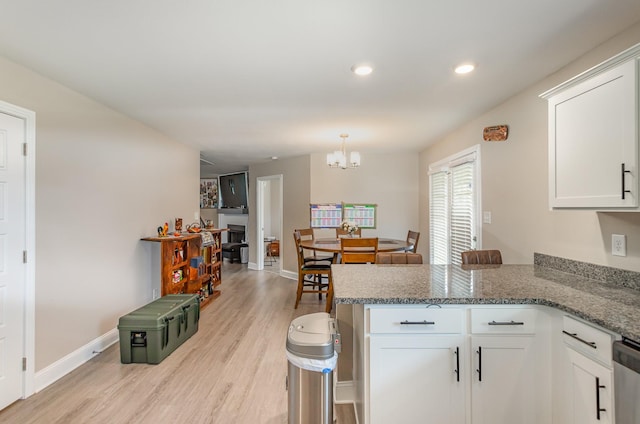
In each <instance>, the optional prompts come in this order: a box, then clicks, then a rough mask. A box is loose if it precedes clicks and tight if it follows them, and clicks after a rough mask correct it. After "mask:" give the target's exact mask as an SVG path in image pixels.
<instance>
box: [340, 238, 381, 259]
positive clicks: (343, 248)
mask: <svg viewBox="0 0 640 424" xmlns="http://www.w3.org/2000/svg"><path fill="white" fill-rule="evenodd" d="M377 254H378V237H369V238H350V237H345V238H341V239H340V255H341V256H342V263H343V264H350V263H359V264H363V263H372V264H374V263H376V255H377Z"/></svg>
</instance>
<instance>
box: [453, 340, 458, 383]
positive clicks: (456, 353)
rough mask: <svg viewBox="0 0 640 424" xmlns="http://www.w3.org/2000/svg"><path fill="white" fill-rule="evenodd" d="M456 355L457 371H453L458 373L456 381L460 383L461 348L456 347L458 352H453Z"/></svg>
mask: <svg viewBox="0 0 640 424" xmlns="http://www.w3.org/2000/svg"><path fill="white" fill-rule="evenodd" d="M453 354H454V355H456V369H455V370H454V371H453V372H455V373H456V381H458V382H459V381H460V347H458V346H456V351H455V352H453Z"/></svg>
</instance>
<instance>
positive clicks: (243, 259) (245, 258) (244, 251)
mask: <svg viewBox="0 0 640 424" xmlns="http://www.w3.org/2000/svg"><path fill="white" fill-rule="evenodd" d="M247 262H249V246H247V245H244V246H242V247H241V248H240V263H241V264H246V263H247Z"/></svg>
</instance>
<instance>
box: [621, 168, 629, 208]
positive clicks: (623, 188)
mask: <svg viewBox="0 0 640 424" xmlns="http://www.w3.org/2000/svg"><path fill="white" fill-rule="evenodd" d="M626 173H629V174H630V173H631V171H629V170H628V169H624V163H623V164H622V200H624V194H625V193H631V190H625V187H624V174H626Z"/></svg>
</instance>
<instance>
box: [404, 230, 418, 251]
mask: <svg viewBox="0 0 640 424" xmlns="http://www.w3.org/2000/svg"><path fill="white" fill-rule="evenodd" d="M418 240H420V233H419V232H417V231H411V230H409V232H408V233H407V243H409V244H412V245H413V248H412V249H411V250H410V252H412V253H416V252H417V249H418Z"/></svg>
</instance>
